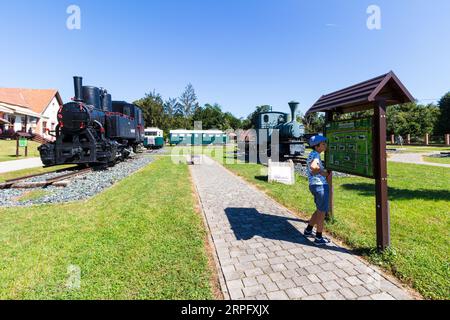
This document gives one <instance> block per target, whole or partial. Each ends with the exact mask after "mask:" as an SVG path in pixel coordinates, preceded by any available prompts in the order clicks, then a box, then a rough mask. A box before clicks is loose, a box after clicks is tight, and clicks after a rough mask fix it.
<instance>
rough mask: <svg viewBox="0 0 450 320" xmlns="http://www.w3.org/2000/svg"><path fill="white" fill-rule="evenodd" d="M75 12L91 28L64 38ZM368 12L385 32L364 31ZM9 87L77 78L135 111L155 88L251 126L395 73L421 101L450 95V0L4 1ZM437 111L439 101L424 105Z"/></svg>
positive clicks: (64, 83) (1, 22)
mask: <svg viewBox="0 0 450 320" xmlns="http://www.w3.org/2000/svg"><path fill="white" fill-rule="evenodd" d="M70 4H76V5H78V6H79V7H80V8H81V23H82V25H81V30H75V31H70V30H68V29H67V28H66V20H67V17H68V14H67V13H66V9H67V7H68V6H69V5H70ZM370 4H376V5H378V6H380V8H381V13H382V29H381V30H379V31H370V30H368V29H367V27H366V20H367V17H368V14H367V13H366V9H367V7H368V6H369V5H370ZM0 39H1V42H0V43H1V44H0V46H1V47H0V70H1V73H0V74H1V76H0V86H1V87H30V88H57V89H59V90H60V93H61V95H62V97H63V99H64V100H67V99H68V98H70V97H71V96H72V95H73V88H72V76H73V75H82V76H83V77H84V78H85V83H86V84H92V85H97V86H103V87H105V88H107V89H109V91H110V92H111V93H112V95H113V98H115V99H126V100H129V101H133V100H135V99H138V98H140V97H142V96H143V95H144V93H146V92H149V91H152V90H153V89H155V90H156V91H157V92H159V93H161V94H162V96H163V97H164V98H165V99H166V98H168V97H178V96H179V95H180V93H181V92H182V91H183V89H184V87H185V86H186V84H187V83H189V82H191V83H192V84H193V85H194V87H195V89H196V92H197V95H198V98H199V101H200V103H201V104H204V103H207V102H209V103H214V102H217V103H219V104H221V105H222V106H223V109H224V110H226V111H231V112H233V113H234V114H235V115H237V116H246V115H248V114H249V113H250V112H252V111H253V109H254V107H255V106H256V105H260V104H270V105H273V106H274V107H275V109H277V110H285V111H286V112H287V111H288V106H287V102H288V101H290V100H292V99H295V100H298V101H299V102H300V103H301V108H302V111H303V112H304V111H305V110H306V109H307V108H308V107H310V106H311V105H312V104H313V103H314V102H315V101H316V100H317V99H318V98H319V97H320V96H321V95H322V94H326V93H329V92H331V91H334V90H337V89H340V88H342V87H345V86H348V85H351V84H353V83H356V82H359V81H363V80H366V79H368V78H372V77H374V76H378V75H380V74H383V73H385V72H388V71H390V70H394V71H395V72H396V73H397V75H398V76H399V78H400V79H401V80H402V81H403V82H404V84H405V85H406V87H407V88H408V89H409V90H410V91H411V93H412V94H413V95H414V96H415V97H416V98H418V99H436V98H440V97H441V96H442V95H443V94H444V93H446V92H447V91H449V90H450V1H448V0H432V1H426V0H395V1H392V0H370V1H366V0H345V1H343V0H341V1H339V0H322V1H320V0H316V1H312V0H310V1H301V0H222V1H218V0H147V1H144V0H141V1H139V0H128V1H118V0H117V1H114V0H107V1H106V0H72V1H65V0H59V1H55V0H36V1H34V0H33V1H31V0H28V1H24V0H15V1H12V0H10V1H5V0H0ZM423 102H425V103H428V102H432V101H428V100H423Z"/></svg>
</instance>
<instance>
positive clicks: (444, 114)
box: [436, 92, 450, 135]
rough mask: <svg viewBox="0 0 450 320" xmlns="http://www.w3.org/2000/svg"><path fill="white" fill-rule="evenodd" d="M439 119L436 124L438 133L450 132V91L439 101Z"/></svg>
mask: <svg viewBox="0 0 450 320" xmlns="http://www.w3.org/2000/svg"><path fill="white" fill-rule="evenodd" d="M438 105H439V110H440V115H439V120H438V122H437V124H436V134H439V135H444V134H447V133H450V92H447V94H445V95H444V96H443V97H442V98H441V100H440V101H439V104H438Z"/></svg>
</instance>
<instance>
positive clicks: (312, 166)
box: [304, 135, 331, 245]
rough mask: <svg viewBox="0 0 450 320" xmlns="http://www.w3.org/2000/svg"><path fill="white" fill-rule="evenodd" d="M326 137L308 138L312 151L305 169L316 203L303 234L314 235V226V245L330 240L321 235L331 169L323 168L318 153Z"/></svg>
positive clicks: (323, 243) (322, 150) (324, 144)
mask: <svg viewBox="0 0 450 320" xmlns="http://www.w3.org/2000/svg"><path fill="white" fill-rule="evenodd" d="M326 141H327V139H326V138H325V137H323V136H319V135H317V136H313V137H311V139H310V140H309V146H310V147H311V148H313V151H312V152H311V153H310V154H309V156H308V160H307V162H306V169H307V172H308V180H309V190H310V191H311V193H312V195H313V196H314V202H315V204H316V212H314V214H313V216H312V217H311V220H310V221H309V224H308V227H307V228H306V229H305V232H304V235H305V236H306V237H314V233H313V229H314V226H317V228H316V234H315V240H314V243H315V244H316V245H325V244H327V243H330V240H328V239H327V238H324V237H323V235H322V232H323V228H324V221H325V216H326V214H327V212H328V211H329V208H328V200H329V186H328V182H327V178H328V176H329V175H330V174H331V171H327V170H325V169H324V167H323V164H322V160H321V159H320V154H321V153H322V152H324V151H325V150H326V149H327V143H326Z"/></svg>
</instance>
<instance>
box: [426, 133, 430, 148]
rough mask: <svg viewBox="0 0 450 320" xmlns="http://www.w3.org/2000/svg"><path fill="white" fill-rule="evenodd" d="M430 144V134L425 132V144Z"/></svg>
mask: <svg viewBox="0 0 450 320" xmlns="http://www.w3.org/2000/svg"><path fill="white" fill-rule="evenodd" d="M429 144H430V135H429V134H428V133H425V145H426V146H427V145H429Z"/></svg>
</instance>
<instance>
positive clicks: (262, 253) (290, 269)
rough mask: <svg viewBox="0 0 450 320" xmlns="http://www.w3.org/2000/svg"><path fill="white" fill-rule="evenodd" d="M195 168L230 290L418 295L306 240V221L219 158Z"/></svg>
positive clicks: (273, 294) (243, 294) (260, 295)
mask: <svg viewBox="0 0 450 320" xmlns="http://www.w3.org/2000/svg"><path fill="white" fill-rule="evenodd" d="M191 173H192V177H193V180H194V183H195V185H196V187H197V191H198V194H199V197H200V200H201V204H202V207H203V212H204V215H205V219H206V221H207V224H208V226H209V228H210V232H211V237H212V240H213V243H214V247H215V248H214V249H215V251H216V253H217V260H218V261H216V262H217V264H218V270H219V274H220V278H221V287H222V291H223V293H224V296H225V297H226V298H231V299H233V300H235V299H258V300H263V299H315V300H317V299H383V300H385V299H412V296H411V295H409V293H408V292H407V291H406V290H405V289H403V288H402V287H401V286H400V285H399V284H398V283H397V282H396V280H394V279H390V277H389V278H388V277H386V276H385V275H383V274H382V272H380V271H379V270H378V269H377V268H375V267H372V266H370V265H368V264H367V263H366V262H365V261H363V260H362V259H360V258H359V257H357V256H354V255H352V254H351V253H350V252H348V251H347V250H345V249H343V248H340V247H338V246H335V245H331V246H327V247H325V248H320V247H316V246H315V245H314V244H312V243H311V242H310V241H308V240H306V239H305V238H304V237H303V236H302V234H301V232H302V231H303V230H304V228H305V226H306V224H305V222H304V221H302V220H300V219H299V218H297V217H296V216H295V215H294V214H292V213H291V212H290V211H288V210H287V209H285V208H284V207H282V206H280V205H279V204H278V203H277V202H275V201H274V200H272V199H270V198H269V197H267V196H266V195H265V194H264V193H262V192H261V191H259V190H257V189H256V188H254V187H253V186H250V185H249V184H247V183H246V182H244V181H243V180H242V179H240V178H238V177H236V176H235V175H233V174H232V173H230V172H229V171H227V170H226V169H225V168H223V167H222V166H221V165H219V164H218V163H216V162H215V161H213V160H211V159H209V158H204V160H203V161H202V163H201V164H198V165H195V166H192V167H191ZM374 232H375V226H374Z"/></svg>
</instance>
